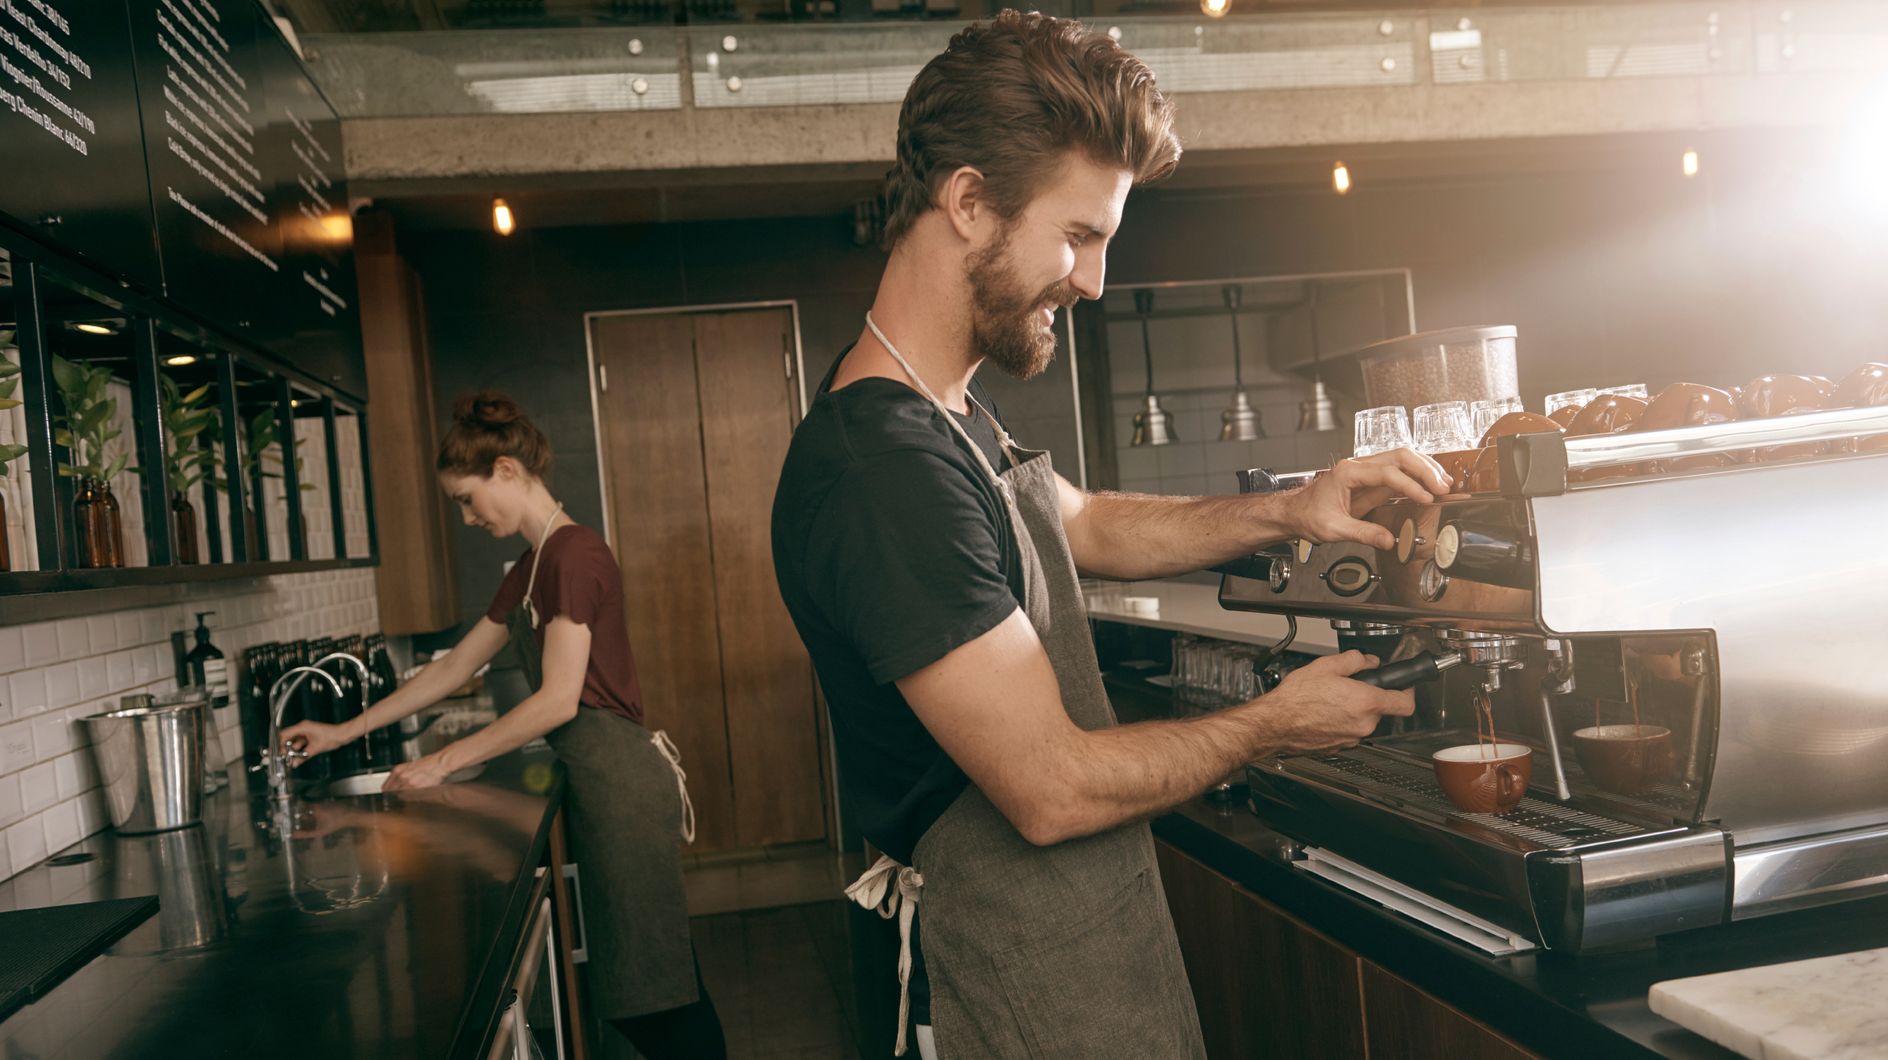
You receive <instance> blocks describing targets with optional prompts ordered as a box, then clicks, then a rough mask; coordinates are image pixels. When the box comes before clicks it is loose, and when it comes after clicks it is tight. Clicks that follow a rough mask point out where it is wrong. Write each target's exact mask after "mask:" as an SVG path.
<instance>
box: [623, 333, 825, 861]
mask: <svg viewBox="0 0 1888 1060" xmlns="http://www.w3.org/2000/svg"><path fill="white" fill-rule="evenodd" d="M792 335H793V321H792V315H791V313H790V311H788V310H786V309H755V310H733V311H725V312H712V313H692V314H683V313H677V314H634V315H623V316H603V317H595V318H592V321H591V346H592V350H593V353H594V355H595V357H596V361H597V365H598V367H599V369H600V373H599V379H598V381H597V382H598V383H599V390H598V395H597V410H598V416H599V420H600V430H601V433H602V437H603V449H604V452H603V461H604V466H603V471H604V480H605V483H606V488H607V492H608V504H609V506H610V523H611V532H612V536H613V538H614V540H613V541H612V542H611V544H612V546H613V547H614V548H615V550H616V555H617V561H618V563H619V564H620V565H621V566H622V568H623V595H624V602H625V606H626V608H627V610H628V614H629V636H630V644H631V647H632V648H633V650H634V651H635V653H636V662H637V668H638V671H639V672H640V674H641V676H642V685H643V695H644V700H645V702H644V709H645V711H646V712H647V714H648V721H649V725H650V727H651V728H665V729H667V730H668V731H669V733H670V735H672V736H673V737H674V738H675V740H676V743H677V745H678V746H679V747H680V749H681V752H682V759H683V762H682V764H683V768H684V769H686V770H687V771H688V782H689V783H688V786H689V793H690V795H691V796H692V797H693V798H694V802H695V810H696V817H697V837H696V841H695V847H694V849H695V850H697V851H711V850H722V849H728V848H731V847H752V846H760V845H764V844H769V843H782V842H792V841H796V840H806V839H818V838H821V837H822V836H824V835H825V832H826V829H825V822H824V818H823V816H822V812H821V807H822V805H823V798H822V791H823V787H822V783H821V774H820V767H819V751H818V746H819V737H818V730H817V721H816V718H815V713H814V708H813V674H812V666H811V663H810V662H809V661H808V659H807V657H806V653H805V650H804V648H803V647H802V646H801V644H800V640H799V636H798V635H797V633H795V631H794V629H793V624H792V622H791V620H790V619H789V618H788V616H787V613H786V606H785V605H784V604H783V603H782V602H781V600H780V593H779V589H778V588H777V587H776V585H775V583H774V575H773V552H772V549H771V545H770V541H771V538H770V525H771V512H772V504H773V494H774V484H775V482H776V481H777V480H778V477H779V473H780V464H781V461H782V459H783V458H784V456H785V454H786V447H787V442H788V440H789V438H791V436H792V433H793V426H794V424H795V423H796V422H797V402H796V398H795V395H794V391H793V390H792V389H791V388H792V381H791V380H790V379H789V378H788V377H787V365H788V361H787V360H786V359H785V358H784V354H785V352H786V351H787V350H790V349H791V346H792ZM605 382H607V385H602V384H604V383H605Z"/></svg>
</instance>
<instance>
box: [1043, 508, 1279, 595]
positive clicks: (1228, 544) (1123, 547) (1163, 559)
mask: <svg viewBox="0 0 1888 1060" xmlns="http://www.w3.org/2000/svg"><path fill="white" fill-rule="evenodd" d="M1296 496H1297V491H1295V490H1294V491H1291V492H1288V493H1267V494H1256V495H1251V494H1249V495H1243V496H1230V497H1159V496H1150V495H1147V494H1138V493H1093V494H1089V495H1088V496H1087V498H1086V500H1085V502H1084V504H1083V507H1082V512H1081V515H1080V517H1079V518H1080V522H1081V526H1080V528H1079V530H1078V532H1077V533H1076V534H1075V535H1072V537H1071V540H1070V544H1071V546H1072V548H1073V550H1074V552H1075V561H1076V566H1077V567H1079V568H1080V569H1081V571H1082V573H1083V574H1088V575H1094V576H1097V577H1103V578H1119V579H1122V580H1124V581H1131V580H1135V579H1140V578H1164V577H1169V576H1171V575H1175V574H1184V573H1186V572H1188V571H1196V570H1201V569H1204V568H1206V567H1211V566H1213V565H1214V564H1217V563H1224V562H1226V561H1228V560H1231V559H1236V558H1238V557H1240V556H1244V555H1248V554H1250V553H1252V552H1253V551H1255V550H1256V549H1258V548H1260V547H1262V546H1264V545H1268V544H1272V543H1275V542H1278V541H1283V540H1286V539H1287V538H1291V537H1295V536H1297V534H1296V531H1295V530H1293V529H1292V523H1291V520H1290V518H1289V513H1290V512H1291V507H1292V505H1293V503H1294V500H1295V498H1296ZM1077 539H1079V540H1077Z"/></svg>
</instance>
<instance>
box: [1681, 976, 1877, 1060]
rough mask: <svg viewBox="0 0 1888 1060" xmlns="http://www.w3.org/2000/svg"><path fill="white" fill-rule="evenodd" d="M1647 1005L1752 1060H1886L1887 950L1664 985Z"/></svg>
mask: <svg viewBox="0 0 1888 1060" xmlns="http://www.w3.org/2000/svg"><path fill="white" fill-rule="evenodd" d="M1650 1001H1651V1005H1652V1011H1654V1012H1656V1013H1658V1014H1659V1015H1661V1016H1664V1017H1665V1018H1666V1019H1669V1020H1671V1021H1672V1022H1674V1023H1676V1024H1678V1025H1680V1026H1682V1027H1686V1028H1689V1029H1690V1030H1693V1031H1696V1032H1697V1033H1699V1034H1701V1035H1703V1036H1705V1037H1706V1038H1709V1039H1711V1040H1712V1041H1714V1042H1717V1043H1718V1044H1719V1045H1722V1046H1724V1047H1726V1048H1728V1049H1732V1050H1734V1051H1736V1052H1737V1053H1739V1054H1741V1055H1743V1056H1748V1057H1751V1058H1753V1060H1884V1058H1888V949H1875V950H1861V951H1858V952H1855V953H1842V954H1837V955H1835V956H1833V957H1816V958H1812V959H1810V960H1805V961H1790V962H1788V963H1785V964H1770V965H1764V966H1762V967H1758V968H1743V969H1739V970H1737V971H1734V972H1719V973H1717V974H1715V975H1700V976H1694V977H1692V978H1690V979H1671V980H1667V981H1666V982H1662V983H1654V984H1652V992H1651V995H1650Z"/></svg>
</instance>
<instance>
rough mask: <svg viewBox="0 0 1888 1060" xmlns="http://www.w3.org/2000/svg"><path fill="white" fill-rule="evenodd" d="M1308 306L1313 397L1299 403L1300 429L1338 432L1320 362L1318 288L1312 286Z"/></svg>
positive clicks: (1335, 414) (1335, 409)
mask: <svg viewBox="0 0 1888 1060" xmlns="http://www.w3.org/2000/svg"><path fill="white" fill-rule="evenodd" d="M1306 304H1307V305H1308V306H1309V307H1310V309H1311V396H1310V397H1308V398H1306V399H1304V400H1303V401H1300V402H1299V403H1298V429H1299V430H1301V431H1318V432H1323V431H1334V430H1337V406H1336V404H1334V403H1333V402H1332V401H1331V395H1330V393H1329V392H1327V391H1326V390H1325V389H1324V376H1323V374H1322V373H1321V372H1320V371H1319V368H1320V365H1321V362H1320V361H1319V360H1318V353H1319V350H1318V286H1317V284H1316V283H1315V282H1314V283H1312V284H1311V285H1310V294H1309V295H1308V296H1307V298H1306Z"/></svg>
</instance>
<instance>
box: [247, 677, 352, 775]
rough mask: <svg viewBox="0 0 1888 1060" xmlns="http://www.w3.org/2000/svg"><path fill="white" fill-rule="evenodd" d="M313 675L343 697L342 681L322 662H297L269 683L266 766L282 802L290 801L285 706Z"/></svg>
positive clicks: (265, 749)
mask: <svg viewBox="0 0 1888 1060" xmlns="http://www.w3.org/2000/svg"><path fill="white" fill-rule="evenodd" d="M310 677H319V678H321V679H322V680H323V681H326V682H328V687H329V688H332V689H333V690H334V698H335V699H340V698H341V684H340V682H338V681H336V680H335V679H334V675H333V674H331V673H329V672H328V671H326V670H323V669H321V668H320V667H318V666H297V667H295V668H294V669H292V670H287V671H284V672H283V674H282V676H280V677H278V678H276V679H275V683H274V684H272V685H270V686H269V746H268V747H266V748H264V749H263V752H262V763H261V764H262V766H263V767H265V768H267V770H268V772H269V795H270V797H272V798H274V799H275V800H277V801H278V802H286V801H288V758H289V754H288V752H286V751H284V750H283V749H282V708H283V707H285V706H287V705H288V697H290V696H292V695H294V694H295V690H296V689H298V688H300V687H301V686H302V682H303V681H306V680H308V678H310ZM284 685H287V686H288V687H286V688H284V687H283V686H284Z"/></svg>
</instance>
